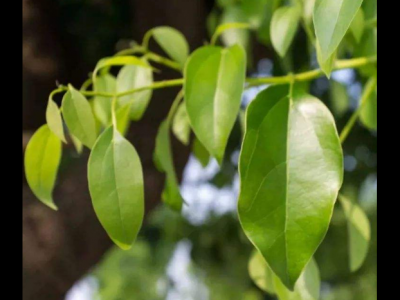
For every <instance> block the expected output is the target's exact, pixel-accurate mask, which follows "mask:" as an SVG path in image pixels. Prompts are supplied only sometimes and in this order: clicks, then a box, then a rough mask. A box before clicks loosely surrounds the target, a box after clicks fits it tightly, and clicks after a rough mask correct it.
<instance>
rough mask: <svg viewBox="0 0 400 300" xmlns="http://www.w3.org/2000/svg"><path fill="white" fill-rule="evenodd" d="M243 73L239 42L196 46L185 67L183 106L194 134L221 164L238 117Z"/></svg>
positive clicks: (243, 62)
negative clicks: (229, 45) (223, 45)
mask: <svg viewBox="0 0 400 300" xmlns="http://www.w3.org/2000/svg"><path fill="white" fill-rule="evenodd" d="M245 76H246V54H245V51H244V50H243V48H242V47H241V46H239V45H236V46H233V47H231V48H228V49H222V48H220V47H214V46H207V47H203V48H200V49H199V50H197V51H196V52H195V53H194V54H193V55H192V56H191V58H190V59H189V61H188V63H187V65H186V69H185V84H184V87H185V98H186V109H187V113H188V116H189V119H190V124H191V125H192V128H193V131H194V132H195V134H196V136H197V138H198V139H199V140H200V142H201V143H202V144H203V145H204V146H205V147H206V149H207V150H208V151H209V153H210V154H211V155H212V156H214V157H215V158H216V159H217V160H218V162H219V163H220V164H221V163H222V160H223V156H224V152H225V148H226V145H227V142H228V138H229V135H230V133H231V131H232V128H233V126H234V124H235V121H236V119H237V115H238V113H239V109H240V103H241V98H242V93H243V88H244V83H245Z"/></svg>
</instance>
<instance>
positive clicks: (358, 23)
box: [350, 8, 365, 43]
mask: <svg viewBox="0 0 400 300" xmlns="http://www.w3.org/2000/svg"><path fill="white" fill-rule="evenodd" d="M364 29H365V17H364V11H363V9H362V8H360V9H359V10H358V12H357V14H356V16H355V18H354V20H353V23H351V26H350V30H351V32H352V34H353V36H354V38H355V39H356V41H357V43H360V42H361V39H362V37H363V34H364Z"/></svg>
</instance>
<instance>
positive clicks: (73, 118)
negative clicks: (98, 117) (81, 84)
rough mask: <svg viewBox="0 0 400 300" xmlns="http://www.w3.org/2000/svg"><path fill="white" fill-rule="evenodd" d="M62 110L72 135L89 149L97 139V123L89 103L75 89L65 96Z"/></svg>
mask: <svg viewBox="0 0 400 300" xmlns="http://www.w3.org/2000/svg"><path fill="white" fill-rule="evenodd" d="M62 110H63V115H64V119H65V123H66V124H67V127H68V129H69V131H70V133H71V134H72V135H73V136H75V137H76V138H77V139H78V140H80V141H81V142H82V143H83V144H84V145H85V146H87V147H88V148H90V149H91V148H92V147H93V145H94V143H95V142H96V139H97V129H96V121H95V118H94V115H93V112H92V107H91V106H90V104H89V102H88V101H87V99H86V98H85V96H83V95H82V94H81V93H80V92H78V91H77V90H76V89H74V88H73V87H70V89H69V91H68V92H67V93H66V94H65V95H64V99H63V102H62Z"/></svg>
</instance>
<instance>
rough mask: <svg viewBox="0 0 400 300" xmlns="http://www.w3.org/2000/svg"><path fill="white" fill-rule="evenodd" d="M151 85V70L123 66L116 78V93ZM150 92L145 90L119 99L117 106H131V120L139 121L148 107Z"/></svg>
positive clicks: (151, 93)
mask: <svg viewBox="0 0 400 300" xmlns="http://www.w3.org/2000/svg"><path fill="white" fill-rule="evenodd" d="M151 84H153V72H152V70H151V69H148V68H144V67H142V66H125V67H123V68H122V69H121V71H120V72H119V74H118V77H117V91H118V93H122V92H126V91H129V90H133V89H137V88H141V87H146V86H149V85H151ZM152 95H153V91H152V90H145V91H141V92H137V93H134V94H131V95H127V96H123V97H120V98H119V100H118V101H119V105H120V106H124V105H125V104H127V103H130V104H131V119H132V120H133V121H139V120H140V119H141V118H142V117H143V114H144V113H145V111H146V109H147V106H148V105H149V102H150V99H151V96H152Z"/></svg>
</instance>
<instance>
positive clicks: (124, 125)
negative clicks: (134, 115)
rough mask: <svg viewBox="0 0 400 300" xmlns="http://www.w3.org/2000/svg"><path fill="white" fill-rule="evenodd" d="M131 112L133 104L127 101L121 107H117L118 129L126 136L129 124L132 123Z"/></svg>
mask: <svg viewBox="0 0 400 300" xmlns="http://www.w3.org/2000/svg"><path fill="white" fill-rule="evenodd" d="M130 114H131V104H130V103H127V104H125V105H123V106H121V107H120V108H118V109H117V112H116V118H117V129H118V131H119V132H120V133H121V134H122V135H123V136H125V135H126V133H127V132H128V129H129V125H130V123H131V119H130Z"/></svg>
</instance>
